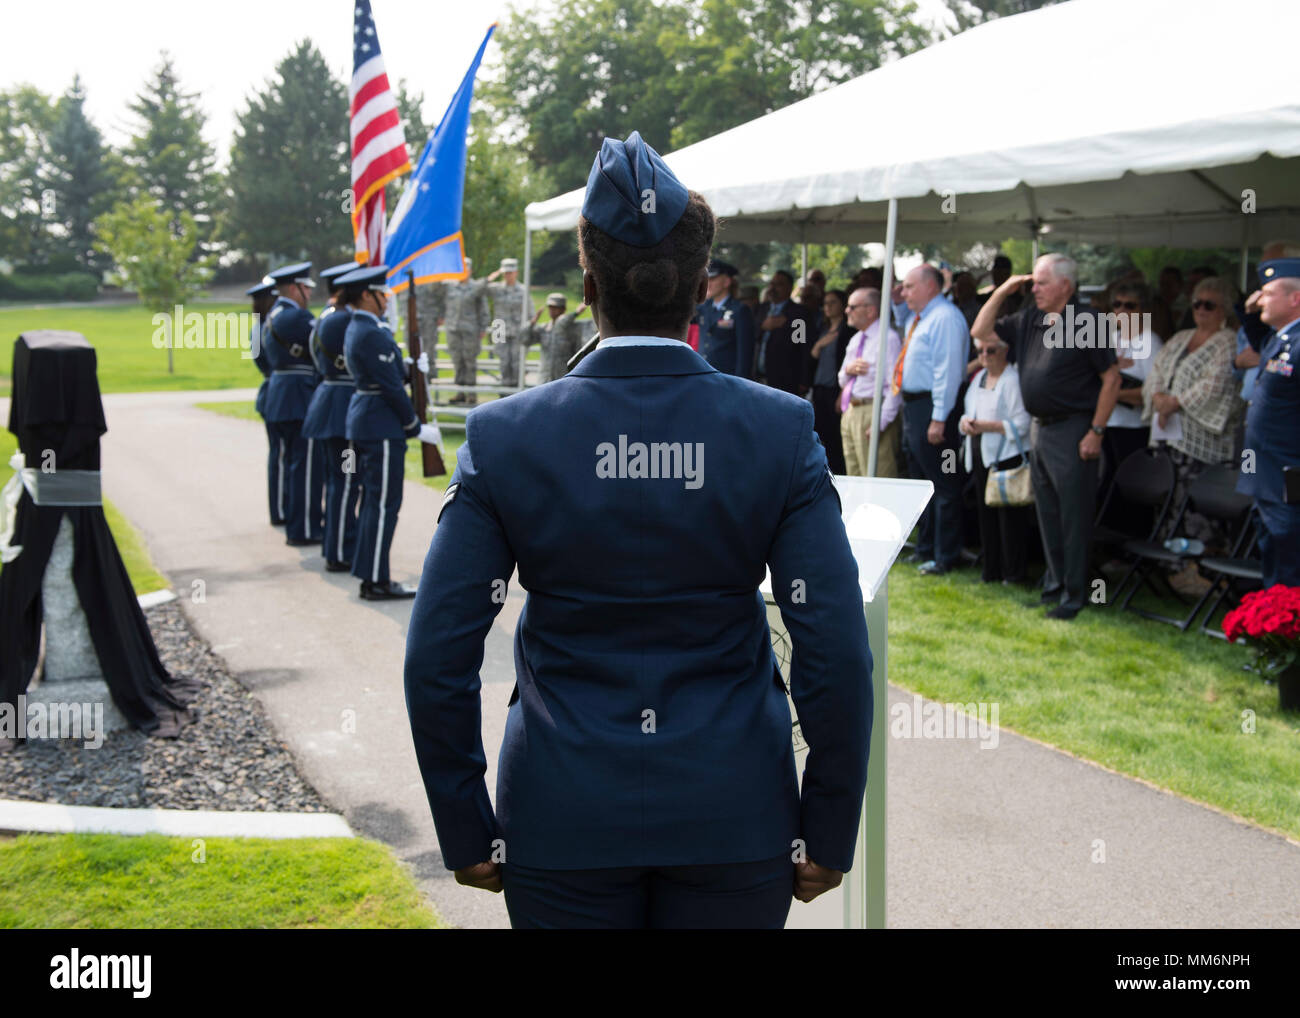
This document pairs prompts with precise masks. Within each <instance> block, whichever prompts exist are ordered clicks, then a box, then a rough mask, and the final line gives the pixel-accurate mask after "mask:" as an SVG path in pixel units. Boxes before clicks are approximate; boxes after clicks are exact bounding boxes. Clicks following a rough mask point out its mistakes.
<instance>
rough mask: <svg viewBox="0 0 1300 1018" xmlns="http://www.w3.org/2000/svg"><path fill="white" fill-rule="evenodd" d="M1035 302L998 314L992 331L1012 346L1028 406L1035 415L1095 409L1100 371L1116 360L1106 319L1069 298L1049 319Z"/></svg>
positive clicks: (1021, 387) (1099, 391) (1056, 414)
mask: <svg viewBox="0 0 1300 1018" xmlns="http://www.w3.org/2000/svg"><path fill="white" fill-rule="evenodd" d="M1046 319H1047V316H1046V313H1045V312H1043V311H1040V310H1039V309H1038V308H1037V307H1036V306H1034V305H1033V304H1029V305H1027V306H1026V307H1023V308H1021V309H1020V310H1019V311H1017V312H1016V313H1015V314H1013V315H1006V316H1005V317H1003V318H999V319H998V320H997V324H995V325H994V326H993V331H994V332H996V333H997V334H998V338H999V339H1001V340H1002V341H1003V342H1005V343H1006V344H1007V345H1008V346H1010V347H1011V352H1010V355H1009V360H1010V361H1011V362H1012V363H1013V364H1015V365H1016V370H1017V371H1019V372H1020V394H1021V396H1023V397H1024V401H1025V409H1026V410H1028V411H1029V412H1030V413H1031V414H1032V415H1033V416H1035V417H1057V416H1059V415H1061V414H1073V413H1084V412H1087V413H1092V411H1093V410H1095V409H1096V407H1097V397H1098V396H1099V395H1100V394H1101V375H1102V374H1103V373H1104V372H1105V371H1106V369H1107V368H1109V367H1110V366H1111V365H1112V364H1114V363H1115V351H1114V349H1113V348H1112V339H1111V336H1110V334H1109V331H1108V330H1107V328H1106V320H1105V319H1104V318H1102V317H1101V316H1100V315H1098V314H1097V312H1096V311H1093V310H1092V309H1091V308H1087V307H1083V306H1081V305H1078V304H1067V305H1066V306H1065V310H1064V311H1063V312H1062V313H1061V314H1060V315H1059V316H1057V317H1056V318H1055V320H1054V321H1053V322H1051V323H1049V322H1048V321H1047V320H1046Z"/></svg>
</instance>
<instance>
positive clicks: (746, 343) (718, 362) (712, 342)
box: [697, 258, 754, 378]
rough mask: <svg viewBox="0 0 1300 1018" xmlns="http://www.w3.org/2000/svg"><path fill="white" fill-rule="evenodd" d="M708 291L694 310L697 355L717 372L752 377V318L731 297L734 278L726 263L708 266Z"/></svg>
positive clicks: (736, 273)
mask: <svg viewBox="0 0 1300 1018" xmlns="http://www.w3.org/2000/svg"><path fill="white" fill-rule="evenodd" d="M708 272H709V289H708V293H707V295H706V298H705V301H704V303H703V304H701V305H700V306H699V308H698V312H697V313H698V315H699V325H700V355H701V356H702V357H703V358H704V359H705V360H706V361H708V362H709V363H710V364H712V365H713V366H714V367H715V368H717V369H718V370H719V371H722V372H724V373H726V374H728V375H737V376H738V377H740V378H752V377H753V374H754V315H753V313H752V312H751V311H750V310H749V308H747V307H746V306H745V305H744V304H742V303H740V301H738V300H737V299H736V298H735V297H733V296H731V284H732V282H733V281H734V280H735V278H736V276H737V275H738V271H737V269H736V267H735V266H734V265H732V264H730V263H729V262H724V261H722V260H721V259H719V258H714V259H713V260H712V261H710V262H709V269H708Z"/></svg>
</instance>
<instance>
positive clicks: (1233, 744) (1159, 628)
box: [889, 563, 1300, 838]
mask: <svg viewBox="0 0 1300 1018" xmlns="http://www.w3.org/2000/svg"><path fill="white" fill-rule="evenodd" d="M889 600H890V605H889V607H890V612H889V649H890V654H889V661H890V675H889V677H890V679H891V681H893V682H894V683H896V684H897V685H899V686H902V687H904V688H906V689H908V690H911V691H913V692H917V693H921V694H922V695H924V696H927V697H930V698H932V699H934V700H938V701H940V702H945V703H978V702H981V701H982V702H988V703H992V702H997V703H998V704H999V705H1000V706H999V711H1000V718H999V722H1000V725H1001V727H1003V728H1007V729H1011V730H1014V731H1016V732H1019V733H1020V734H1022V735H1027V736H1030V737H1031V738H1034V739H1038V740H1040V741H1042V742H1046V743H1050V744H1051V745H1053V746H1058V747H1060V748H1061V749H1064V750H1068V751H1069V752H1071V753H1074V754H1077V755H1078V756H1081V757H1084V758H1086V759H1088V760H1093V761H1096V762H1097V763H1100V764H1103V765H1104V766H1106V767H1110V768H1113V769H1114V770H1117V771H1120V772H1121V773H1124V774H1129V775H1132V776H1134V777H1137V778H1143V779H1145V780H1147V781H1150V782H1152V783H1153V784H1156V785H1159V786H1160V787H1162V788H1167V789H1169V790H1170V791H1173V792H1177V793H1178V794H1180V795H1184V796H1187V797H1188V798H1191V799H1196V800H1199V801H1200V802H1204V803H1207V804H1209V805H1212V806H1215V807H1218V808H1219V809H1222V810H1226V811H1227V812H1229V813H1233V814H1236V815H1237V816H1240V817H1244V818H1245V819H1248V820H1251V821H1254V822H1255V823H1257V824H1261V825H1263V826H1265V827H1270V828H1273V829H1275V830H1277V831H1280V832H1283V833H1285V834H1287V835H1289V836H1290V837H1292V838H1300V782H1297V780H1296V775H1300V719H1298V718H1296V717H1295V716H1294V715H1291V716H1288V715H1283V714H1281V713H1280V712H1279V711H1278V708H1277V687H1276V686H1269V685H1265V684H1264V682H1263V681H1262V680H1261V679H1259V678H1258V677H1257V676H1255V675H1254V674H1252V673H1249V672H1245V671H1243V670H1242V665H1243V664H1245V663H1246V662H1247V661H1248V660H1249V658H1250V655H1249V652H1248V651H1247V650H1246V649H1245V648H1244V647H1239V646H1232V645H1229V644H1227V643H1224V642H1223V641H1221V640H1213V639H1210V638H1209V637H1207V636H1205V635H1204V634H1201V633H1198V632H1194V631H1189V632H1187V633H1180V632H1179V631H1178V630H1176V629H1174V628H1173V627H1172V626H1168V625H1164V624H1161V623H1157V622H1152V621H1149V620H1147V619H1143V618H1140V617H1138V616H1135V615H1133V614H1131V613H1125V612H1120V611H1118V610H1116V609H1113V608H1106V607H1092V606H1089V607H1088V608H1087V609H1085V610H1084V612H1083V613H1082V614H1081V615H1079V617H1078V618H1077V619H1075V620H1074V621H1073V622H1059V621H1056V620H1052V619H1047V618H1045V617H1044V615H1043V610H1042V608H1041V607H1039V606H1038V603H1037V592H1036V591H1035V592H1033V593H1029V592H1026V591H1025V590H1021V589H1017V588H1007V587H1002V586H1000V585H997V586H994V585H986V584H982V583H980V582H979V578H978V573H977V572H975V571H973V570H966V569H963V570H959V571H957V572H955V573H950V574H949V575H947V576H943V577H924V576H920V575H918V574H917V571H916V568H915V567H914V566H908V565H904V564H902V563H900V564H897V565H895V566H894V568H893V570H892V571H891V573H890V591H889ZM1031 601H1032V602H1033V604H1034V607H1032V608H1030V607H1026V605H1027V604H1028V603H1029V602H1031ZM1245 711H1253V712H1254V724H1255V731H1254V733H1253V734H1246V733H1245V732H1244V731H1243V712H1245Z"/></svg>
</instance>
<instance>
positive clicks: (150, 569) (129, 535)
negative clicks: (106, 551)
mask: <svg viewBox="0 0 1300 1018" xmlns="http://www.w3.org/2000/svg"><path fill="white" fill-rule="evenodd" d="M17 449H18V439H17V438H15V437H14V435H13V433H12V432H11V431H9V430H7V429H0V474H2V475H3V476H2V477H0V484H2V483H4V482H6V481H8V480H9V478H10V477H11V476H12V471H11V470H10V469H9V457H11V456H12V455H13V454H14V452H15V451H17ZM104 516H105V517H106V518H107V519H108V529H109V530H111V531H112V533H113V540H114V541H116V542H117V550H118V552H120V553H121V555H122V562H123V564H124V565H125V566H126V572H127V575H128V576H130V578H131V586H132V587H133V588H135V592H136V593H137V594H147V593H149V592H150V591H153V590H165V589H166V588H167V587H168V586H169V584H168V582H167V578H166V577H165V576H163V575H162V573H160V572H158V570H157V569H155V568H154V564H153V562H152V561H151V560H150V558H149V550H148V549H147V548H145V546H144V541H143V539H141V537H140V534H139V532H138V531H137V530H136V529H135V527H133V526H131V524H130V523H128V522H127V520H126V517H125V516H123V515H122V514H121V513H120V512H118V511H117V507H116V506H115V505H113V503H112V502H110V501H109V500H108V499H104Z"/></svg>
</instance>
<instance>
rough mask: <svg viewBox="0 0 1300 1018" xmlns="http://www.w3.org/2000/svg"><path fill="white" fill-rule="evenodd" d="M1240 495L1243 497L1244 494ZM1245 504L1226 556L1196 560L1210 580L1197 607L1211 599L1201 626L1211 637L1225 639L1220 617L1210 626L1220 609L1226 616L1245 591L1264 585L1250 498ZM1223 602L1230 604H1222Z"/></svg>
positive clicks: (1203, 573) (1257, 536)
mask: <svg viewBox="0 0 1300 1018" xmlns="http://www.w3.org/2000/svg"><path fill="white" fill-rule="evenodd" d="M1240 497H1242V498H1245V496H1244V495H1243V496H1240ZM1246 503H1247V506H1246V513H1245V519H1244V521H1243V522H1242V525H1241V530H1240V532H1239V533H1238V534H1237V539H1236V540H1235V541H1234V542H1233V546H1232V550H1231V551H1230V552H1229V553H1228V557H1227V558H1217V557H1210V558H1203V559H1201V560H1200V561H1199V562H1197V563H1196V568H1197V569H1198V570H1200V572H1201V575H1202V576H1205V578H1206V579H1208V580H1210V588H1209V589H1208V590H1207V591H1206V592H1205V593H1204V595H1202V597H1201V601H1200V604H1198V605H1197V606H1196V608H1197V610H1198V611H1199V610H1200V607H1201V605H1202V604H1204V603H1205V602H1206V601H1209V602H1210V607H1209V609H1208V610H1207V611H1206V613H1205V616H1204V618H1202V619H1201V626H1200V629H1201V632H1202V633H1204V634H1205V635H1206V636H1213V637H1214V638H1216V639H1219V640H1226V639H1227V637H1226V636H1224V635H1223V620H1222V619H1220V620H1219V622H1218V624H1217V625H1211V623H1213V622H1214V618H1215V615H1217V614H1218V611H1219V608H1220V607H1222V608H1223V613H1224V615H1226V614H1227V613H1228V612H1229V611H1231V610H1232V609H1233V608H1235V607H1236V606H1237V604H1238V603H1239V602H1240V601H1241V599H1242V597H1243V596H1244V595H1245V594H1247V593H1249V592H1250V591H1252V590H1259V589H1261V588H1262V587H1263V586H1264V568H1263V565H1262V564H1261V563H1260V561H1259V555H1258V554H1256V550H1257V547H1258V545H1259V525H1258V524H1257V523H1256V521H1255V518H1254V515H1253V514H1252V513H1251V512H1250V505H1249V503H1250V500H1249V499H1246ZM1225 601H1228V602H1229V603H1227V604H1225V603H1224V602H1225Z"/></svg>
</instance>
